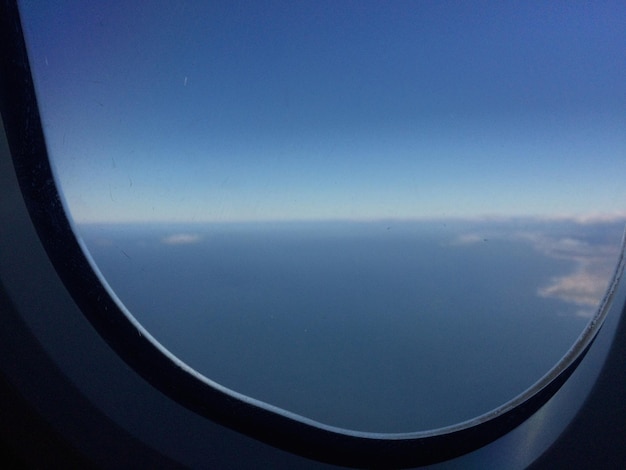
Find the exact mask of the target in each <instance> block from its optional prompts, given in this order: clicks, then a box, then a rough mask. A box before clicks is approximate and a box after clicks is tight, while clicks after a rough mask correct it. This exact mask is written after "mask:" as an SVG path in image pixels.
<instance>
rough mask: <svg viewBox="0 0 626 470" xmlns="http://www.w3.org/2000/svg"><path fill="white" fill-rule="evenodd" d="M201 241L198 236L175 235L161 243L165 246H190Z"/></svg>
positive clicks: (190, 234)
mask: <svg viewBox="0 0 626 470" xmlns="http://www.w3.org/2000/svg"><path fill="white" fill-rule="evenodd" d="M200 240H201V237H200V235H197V234H193V233H175V234H173V235H170V236H168V237H165V238H163V239H161V242H162V243H165V244H166V245H190V244H192V243H197V242H199V241H200Z"/></svg>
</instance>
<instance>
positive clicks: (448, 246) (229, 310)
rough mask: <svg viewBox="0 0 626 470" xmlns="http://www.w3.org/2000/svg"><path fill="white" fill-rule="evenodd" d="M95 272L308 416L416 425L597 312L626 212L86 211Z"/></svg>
mask: <svg viewBox="0 0 626 470" xmlns="http://www.w3.org/2000/svg"><path fill="white" fill-rule="evenodd" d="M77 229H78V233H79V235H80V237H81V238H82V240H83V242H84V244H85V246H86V247H87V249H88V255H89V256H90V258H91V259H92V261H93V263H94V265H95V266H96V268H97V270H98V272H99V274H100V275H101V277H102V279H103V282H105V284H107V285H108V287H109V288H110V290H111V292H113V293H114V295H115V296H116V298H117V299H119V302H120V304H121V305H122V306H123V308H125V309H126V310H127V311H128V312H129V314H130V315H132V316H133V317H135V318H136V319H137V320H138V321H139V322H140V323H141V324H142V325H143V326H144V327H145V328H146V330H147V331H148V332H149V333H150V334H151V335H152V336H153V337H154V338H155V339H156V340H157V341H158V342H159V343H161V344H162V345H163V346H164V347H165V348H167V349H168V350H169V351H170V352H172V353H173V354H174V355H176V356H177V357H178V358H179V359H181V360H182V361H183V362H185V363H186V364H188V365H189V366H191V367H193V368H194V369H196V370H197V371H198V372H199V373H200V374H202V375H203V376H205V377H207V378H208V379H210V380H212V381H214V382H217V383H219V384H221V385H223V386H225V387H227V388H229V389H232V390H234V391H236V392H238V393H242V394H245V395H247V396H249V397H251V398H254V399H256V400H260V401H262V402H264V403H268V404H270V405H273V406H277V407H279V408H282V409H284V410H287V411H289V412H292V413H296V414H298V415H301V416H304V417H306V418H309V419H313V420H315V421H318V422H321V423H324V424H327V425H331V426H336V427H340V428H346V429H351V430H357V431H371V432H384V433H387V432H389V433H396V432H413V431H425V430H432V429H437V428H440V427H444V426H448V425H453V424H456V423H459V422H462V421H466V420H469V419H472V418H474V417H476V416H479V415H481V414H483V413H486V412H489V411H490V410H492V409H494V408H496V407H498V406H501V405H503V404H504V403H506V402H507V401H509V400H511V399H513V398H515V397H516V396H517V395H519V394H520V393H522V392H523V391H524V390H526V389H528V388H529V387H530V386H532V385H533V384H534V383H535V382H536V381H538V380H539V379H540V378H541V377H542V376H543V375H545V374H546V373H548V371H549V370H550V369H551V368H552V367H554V366H555V365H556V364H557V362H558V361H559V360H560V359H561V358H562V357H563V355H564V354H565V353H566V352H567V351H568V349H569V348H570V347H571V346H572V345H573V344H574V342H575V341H576V339H577V338H578V337H579V336H580V334H581V332H582V331H583V328H584V327H585V325H586V324H587V323H588V322H589V320H590V318H591V317H592V316H593V315H594V314H595V312H596V311H597V309H598V305H599V302H600V300H601V298H602V296H603V294H604V292H605V290H606V287H607V284H608V282H609V280H610V279H611V276H612V274H613V270H614V269H615V265H616V260H617V256H618V253H619V250H620V240H621V235H622V231H623V223H609V222H602V223H600V222H598V223H590V222H586V223H582V222H576V221H567V220H561V221H558V220H557V221H549V220H538V219H501V220H499V219H492V220H479V221H471V220H428V221H406V220H405V221H398V220H377V221H367V222H362V221H361V222H355V221H271V222H219V223H188V224H181V223H137V224H81V225H79V226H78V227H77Z"/></svg>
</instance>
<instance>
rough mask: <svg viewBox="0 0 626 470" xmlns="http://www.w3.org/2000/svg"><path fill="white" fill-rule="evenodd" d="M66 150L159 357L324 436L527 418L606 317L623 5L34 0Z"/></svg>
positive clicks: (97, 246)
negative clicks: (597, 320)
mask: <svg viewBox="0 0 626 470" xmlns="http://www.w3.org/2000/svg"><path fill="white" fill-rule="evenodd" d="M21 6H22V13H23V15H24V22H25V25H24V27H25V31H26V39H27V43H28V47H29V53H30V58H31V62H32V68H33V73H34V78H35V84H36V88H37V92H38V99H39V102H40V106H41V112H42V119H43V123H44V130H45V134H46V138H47V142H48V149H49V153H50V156H51V160H52V164H53V166H54V169H55V173H56V177H57V179H58V184H59V186H60V189H61V190H62V193H63V196H64V198H65V203H66V206H67V208H68V210H69V213H70V216H71V217H72V218H73V220H74V222H75V224H76V229H77V231H78V233H79V235H80V236H81V237H82V238H83V239H84V241H85V242H86V245H87V247H88V249H89V252H90V255H91V256H92V257H93V259H94V261H95V262H96V264H97V266H98V268H99V269H100V271H101V273H102V274H103V276H104V279H105V280H106V282H107V283H108V284H109V285H110V286H111V288H112V290H113V291H114V292H115V294H116V295H117V297H118V298H119V299H120V301H121V302H122V303H123V304H124V305H125V307H126V308H128V310H129V311H130V313H131V314H132V315H133V316H134V317H135V318H137V319H138V320H139V321H140V322H141V323H142V324H143V325H144V326H145V328H146V329H147V330H148V331H149V332H150V333H151V334H152V335H153V336H154V337H155V338H156V339H157V340H158V341H159V342H161V343H162V344H163V345H164V346H165V347H166V348H168V349H169V350H171V351H172V352H173V353H174V354H175V355H177V356H178V357H180V358H181V359H182V360H183V361H185V362H187V363H188V364H189V365H191V366H192V367H194V368H195V369H196V370H198V371H199V372H200V373H202V374H203V375H205V376H206V377H208V378H210V379H211V380H214V381H216V382H218V383H220V384H222V385H224V386H226V387H229V388H231V389H233V390H235V391H238V392H241V393H244V394H246V395H249V396H251V397H253V398H256V399H259V400H262V401H264V402H267V403H270V404H272V405H276V406H279V407H282V408H284V409H286V410H289V411H292V412H295V413H298V414H301V415H304V416H306V417H309V418H312V419H315V420H318V421H321V422H323V423H326V424H332V425H337V426H340V427H347V428H351V429H357V430H367V431H378V432H402V431H416V430H426V429H432V428H435V427H440V426H445V425H450V424H454V423H457V422H459V421H463V420H466V419H470V418H472V417H475V416H477V415H479V414H481V413H485V412H487V411H489V410H491V409H493V408H495V407H497V406H499V405H501V404H503V403H504V402H506V401H508V400H510V399H512V398H513V397H515V396H516V395H518V394H519V393H521V392H522V391H524V390H525V389H527V388H528V387H529V386H531V385H532V384H533V383H534V382H536V381H537V380H538V379H539V378H540V377H541V376H543V375H544V374H545V373H546V372H547V371H548V370H549V369H550V368H551V367H552V366H553V365H554V364H556V362H557V361H558V360H559V359H560V358H561V357H562V356H563V355H564V354H565V352H566V351H567V350H568V349H569V347H570V346H571V345H572V344H573V342H574V341H575V339H576V338H577V337H578V335H579V334H580V333H581V331H582V329H583V328H584V326H585V325H586V323H587V322H588V320H589V318H590V317H591V316H592V315H593V314H594V313H595V311H596V310H597V308H598V304H599V301H600V299H601V298H602V296H603V294H604V291H605V289H606V286H607V283H608V281H609V279H610V276H611V274H612V270H613V269H614V267H615V260H616V256H617V253H618V251H619V242H620V236H621V231H622V227H623V224H624V221H625V219H626V212H624V201H625V200H626V190H625V189H624V185H623V184H622V176H623V175H624V174H625V170H626V168H625V166H626V162H625V160H624V158H623V155H624V150H625V149H626V134H625V133H624V132H623V129H624V128H626V118H625V117H624V116H626V115H625V114H624V112H623V111H624V110H623V103H624V102H625V101H624V98H626V96H625V91H624V87H623V84H622V82H623V77H624V76H626V57H625V56H626V50H624V48H623V47H620V46H621V45H622V44H624V43H626V31H625V30H624V28H623V24H624V20H626V9H625V8H624V7H622V6H610V5H608V4H605V5H602V6H590V5H576V6H571V5H568V6H567V7H562V8H561V7H555V6H554V5H552V4H549V3H546V4H545V5H521V6H519V7H517V8H512V7H510V6H502V5H490V6H488V7H486V6H483V7H480V6H473V5H472V6H470V5H467V6H454V7H452V6H450V5H446V4H444V3H441V2H432V3H428V2H419V3H394V4H392V5H385V4H381V3H379V2H356V3H350V2H346V3H341V4H336V2H328V3H324V2H315V3H311V4H308V5H302V4H298V5H294V4H291V3H289V2H286V3H285V4H283V5H276V4H271V5H270V4H263V3H259V2H250V3H249V4H246V5H239V6H235V5H233V4H232V3H231V2H224V3H223V4H220V3H216V2H211V4H207V5H204V4H187V3H176V4H174V5H171V4H167V5H166V4H160V3H158V2H156V3H154V4H151V5H150V6H149V7H146V6H145V5H142V6H138V5H131V4H127V2H107V3H105V4H102V5H95V6H94V5H89V6H86V5H82V4H80V3H72V2H66V3H61V4H58V3H55V5H54V6H46V5H39V4H38V5H35V4H34V3H28V2H23V3H22V5H21Z"/></svg>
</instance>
